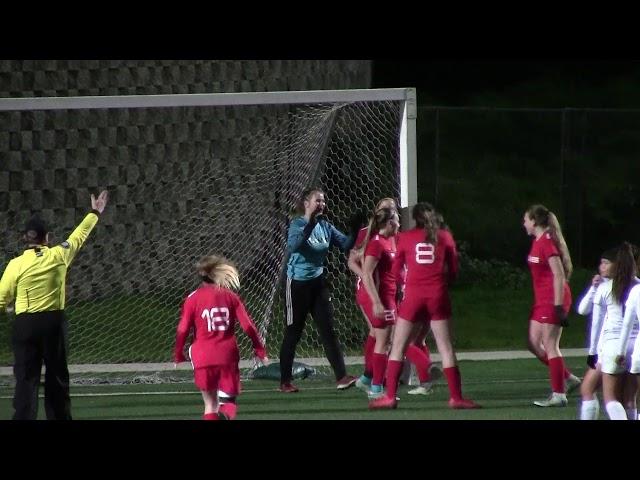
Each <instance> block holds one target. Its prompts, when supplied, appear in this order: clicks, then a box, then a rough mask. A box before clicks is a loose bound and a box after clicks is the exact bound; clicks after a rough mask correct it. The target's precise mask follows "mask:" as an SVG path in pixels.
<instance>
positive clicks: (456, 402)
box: [449, 398, 482, 410]
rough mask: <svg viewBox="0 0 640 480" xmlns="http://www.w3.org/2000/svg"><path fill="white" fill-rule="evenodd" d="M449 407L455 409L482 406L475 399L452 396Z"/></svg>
mask: <svg viewBox="0 0 640 480" xmlns="http://www.w3.org/2000/svg"><path fill="white" fill-rule="evenodd" d="M449 408H453V409H455V410H470V409H474V408H482V407H481V406H480V405H478V404H477V403H476V402H474V401H473V400H467V399H466V398H460V399H455V398H450V399H449Z"/></svg>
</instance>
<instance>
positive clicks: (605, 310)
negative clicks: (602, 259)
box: [593, 277, 640, 375]
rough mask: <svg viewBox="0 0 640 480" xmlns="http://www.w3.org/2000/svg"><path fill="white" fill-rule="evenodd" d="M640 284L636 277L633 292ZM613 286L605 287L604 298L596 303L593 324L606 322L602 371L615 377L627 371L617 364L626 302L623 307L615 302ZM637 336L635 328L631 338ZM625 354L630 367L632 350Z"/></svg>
mask: <svg viewBox="0 0 640 480" xmlns="http://www.w3.org/2000/svg"><path fill="white" fill-rule="evenodd" d="M639 283H640V279H638V278H637V277H636V278H635V279H634V280H633V282H632V290H633V288H635V287H634V286H635V285H637V284H639ZM612 286H613V282H607V284H606V285H605V287H603V290H602V296H601V298H600V299H599V301H598V303H595V302H594V304H593V322H602V321H603V320H604V322H603V325H602V333H601V337H602V339H601V342H602V354H601V358H600V359H599V360H600V364H601V365H602V371H603V372H604V373H609V374H612V375H613V374H618V373H622V372H623V371H624V370H625V368H623V367H620V366H619V365H617V364H616V362H615V358H616V356H617V355H618V347H619V343H620V337H621V334H622V324H623V320H624V310H625V306H626V302H625V304H624V305H622V304H620V303H618V302H616V301H615V299H614V298H613V292H612ZM637 334H638V329H637V328H635V330H634V329H633V328H632V329H631V330H630V334H629V336H630V337H632V338H634V339H635V338H636V337H637ZM625 353H626V354H627V355H626V356H627V357H628V358H627V362H626V364H627V365H629V364H630V362H631V349H627V351H626V352H625ZM623 355H624V353H623Z"/></svg>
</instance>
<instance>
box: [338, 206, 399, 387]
mask: <svg viewBox="0 0 640 480" xmlns="http://www.w3.org/2000/svg"><path fill="white" fill-rule="evenodd" d="M382 208H389V209H392V210H396V201H395V200H394V199H393V198H383V199H382V200H380V201H379V202H378V204H377V205H376V208H375V210H374V215H375V212H377V211H378V210H380V209H382ZM372 222H373V216H372V217H371V219H370V220H369V224H368V225H367V226H366V227H364V228H361V229H360V230H359V231H358V236H357V237H356V242H355V244H354V246H353V248H352V249H351V251H350V252H349V260H348V262H347V265H348V266H349V269H350V270H351V271H352V272H353V273H355V274H356V275H357V277H358V280H357V281H356V303H357V304H358V306H359V307H360V310H361V311H362V315H363V316H364V319H365V321H366V322H367V328H368V330H369V334H368V335H367V340H366V341H365V343H364V372H363V373H362V375H361V376H360V378H358V380H357V381H356V387H358V388H361V389H363V390H367V391H368V390H369V389H370V388H371V379H372V377H373V349H374V347H375V345H376V335H375V330H374V328H373V326H372V325H371V322H370V321H369V318H368V317H367V314H366V313H365V310H364V305H366V304H367V302H368V298H367V292H366V290H365V288H364V285H363V284H362V253H363V252H362V249H361V247H362V244H363V243H364V239H365V237H366V236H367V234H368V233H369V231H370V230H371V223H372Z"/></svg>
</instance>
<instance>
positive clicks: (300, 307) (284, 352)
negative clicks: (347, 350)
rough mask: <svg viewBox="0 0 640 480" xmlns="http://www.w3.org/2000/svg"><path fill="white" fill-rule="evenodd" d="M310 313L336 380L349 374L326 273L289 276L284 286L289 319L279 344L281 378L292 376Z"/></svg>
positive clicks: (282, 379) (285, 381) (286, 310)
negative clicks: (301, 277) (304, 277)
mask: <svg viewBox="0 0 640 480" xmlns="http://www.w3.org/2000/svg"><path fill="white" fill-rule="evenodd" d="M309 313H311V316H312V317H313V320H314V322H315V324H316V327H317V328H318V333H319V334H320V339H321V341H322V345H323V346H324V351H325V355H326V356H327V359H328V360H329V363H330V364H331V368H333V373H334V374H335V376H336V380H340V379H341V378H342V377H344V376H345V375H346V369H345V366H344V358H343V356H342V352H341V350H340V345H339V344H338V340H337V338H336V334H335V332H334V330H333V306H332V305H331V295H330V293H329V288H328V286H327V282H326V279H325V277H324V275H321V276H319V277H318V278H314V279H313V280H304V281H302V280H292V279H290V278H287V284H286V287H285V319H286V322H287V325H286V328H285V332H284V338H283V340H282V347H281V348H280V381H281V383H287V382H290V381H291V378H292V367H293V358H294V357H295V354H296V346H297V345H298V342H299V341H300V337H302V332H303V330H304V324H305V321H306V319H307V314H309Z"/></svg>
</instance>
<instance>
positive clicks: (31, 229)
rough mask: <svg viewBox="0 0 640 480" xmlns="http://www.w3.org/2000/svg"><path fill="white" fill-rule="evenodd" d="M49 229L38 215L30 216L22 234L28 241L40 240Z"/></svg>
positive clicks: (42, 239)
mask: <svg viewBox="0 0 640 480" xmlns="http://www.w3.org/2000/svg"><path fill="white" fill-rule="evenodd" d="M48 232H49V229H48V228H47V225H46V224H45V223H44V221H43V220H42V219H41V218H40V217H37V216H35V217H31V219H30V220H29V221H28V222H27V223H26V225H25V226H24V232H23V233H24V235H25V237H26V239H27V241H28V242H42V241H44V239H45V237H46V236H47V233H48Z"/></svg>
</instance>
